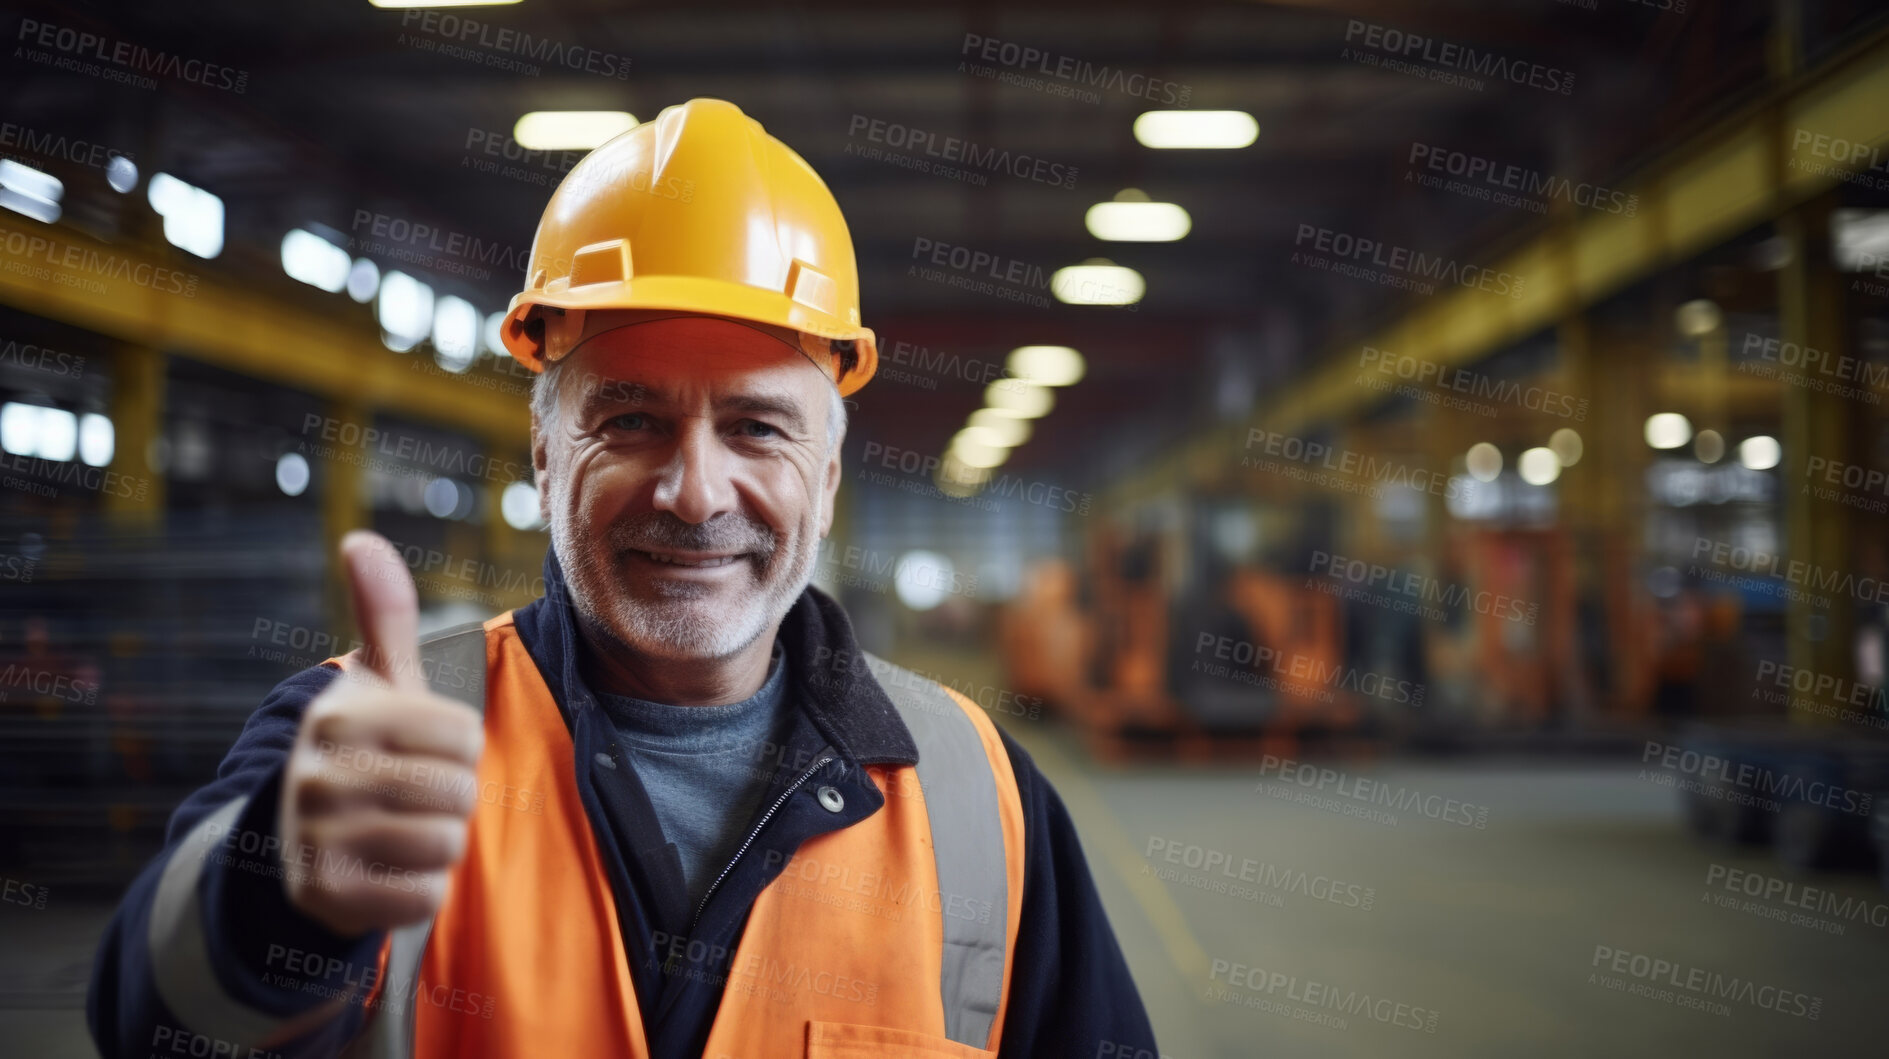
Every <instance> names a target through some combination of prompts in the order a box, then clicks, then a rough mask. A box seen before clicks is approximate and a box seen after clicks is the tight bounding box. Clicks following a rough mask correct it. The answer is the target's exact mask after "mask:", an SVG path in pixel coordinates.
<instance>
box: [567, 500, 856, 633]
mask: <svg viewBox="0 0 1889 1059" xmlns="http://www.w3.org/2000/svg"><path fill="white" fill-rule="evenodd" d="M824 477H825V475H824V473H823V474H822V478H823V479H824ZM818 485H819V488H818V489H816V491H815V493H814V495H815V496H819V495H821V494H822V493H823V492H824V487H825V485H826V483H825V481H824V480H822V481H821V482H820V483H818ZM568 500H569V497H567V496H565V495H564V491H563V489H562V487H557V486H554V487H553V488H552V490H551V505H550V506H551V544H552V547H553V548H554V549H555V550H556V551H557V556H558V560H559V562H560V563H562V564H563V569H564V580H565V584H566V586H567V587H568V589H569V590H570V596H571V604H572V606H573V607H574V608H575V609H576V611H577V613H578V616H579V617H580V618H583V619H585V620H586V621H588V622H589V623H590V624H591V625H592V626H593V627H595V628H596V629H598V630H600V631H602V632H604V633H606V634H607V635H609V636H610V637H611V638H612V639H614V640H616V641H617V642H619V643H621V644H622V645H623V646H624V647H627V648H628V649H630V650H631V651H632V652H634V653H636V654H640V655H645V656H648V657H651V658H660V659H665V660H669V661H710V660H714V659H721V658H728V657H730V656H732V655H734V654H736V653H738V652H740V651H741V650H742V649H744V648H746V647H748V646H749V645H751V644H753V643H754V642H755V641H756V640H757V639H759V638H760V637H761V636H762V634H764V633H766V632H768V631H770V630H772V629H775V628H777V627H778V626H779V624H780V621H781V619H782V618H784V617H786V615H787V612H788V610H790V609H792V607H793V605H794V601H795V600H797V599H799V598H800V594H801V593H802V592H804V591H805V590H806V588H807V585H808V584H810V583H811V582H812V581H813V574H814V564H815V561H816V560H817V558H818V553H819V547H820V538H819V537H818V536H817V535H815V534H813V533H804V534H799V535H798V536H799V537H800V539H799V540H796V541H791V542H781V541H779V540H778V539H776V538H775V537H774V535H773V534H771V533H769V534H767V537H768V540H769V542H770V545H771V547H770V548H769V551H768V554H767V555H766V556H764V557H763V559H761V560H760V561H759V566H758V569H759V571H760V576H761V578H762V579H763V580H762V584H761V585H760V586H759V587H760V592H759V598H758V599H756V600H755V601H754V603H753V605H751V606H741V607H729V606H725V605H717V604H714V603H712V602H710V601H708V600H707V599H705V598H704V597H705V596H706V591H705V588H704V587H703V586H698V585H690V584H678V583H675V582H668V583H663V582H658V583H657V588H656V591H657V593H658V594H659V596H660V598H659V599H658V600H655V601H644V600H636V599H632V598H630V597H629V596H628V595H627V594H626V593H624V592H623V591H622V585H621V584H620V583H619V580H618V579H619V578H620V576H621V575H620V574H619V572H618V570H617V569H616V568H614V567H613V566H611V565H610V563H611V561H612V560H613V559H614V558H615V557H616V556H618V555H620V554H621V553H622V552H624V551H627V550H631V549H636V548H639V547H642V548H644V549H645V550H654V551H661V550H662V546H663V545H668V546H671V547H680V548H686V549H692V550H702V551H712V550H716V549H717V548H718V547H727V546H732V547H747V546H750V545H753V544H758V543H760V541H759V533H761V532H765V530H764V529H763V530H759V531H757V530H756V529H755V528H754V527H756V526H757V525H758V524H755V523H752V522H749V521H748V520H745V519H744V520H742V524H741V525H737V526H732V527H731V531H722V532H717V531H705V530H704V527H707V526H713V525H715V524H716V521H717V520H711V521H710V522H709V523H704V524H703V525H702V526H692V527H688V529H687V530H686V531H681V532H678V531H676V530H675V529H674V527H673V526H672V525H671V524H669V523H667V522H665V521H663V520H633V521H632V522H631V523H629V524H625V525H621V526H616V527H612V528H611V529H610V530H609V531H608V534H607V536H608V545H609V547H608V548H607V549H606V550H604V551H602V552H601V553H600V551H599V549H598V548H597V543H598V538H599V534H598V532H597V530H596V527H594V526H593V525H591V524H590V523H589V520H587V519H584V518H583V517H582V516H581V515H577V516H572V515H570V514H567V512H569V511H570V510H571V509H570V507H569V505H568V503H567V501H568ZM665 527H667V528H665ZM783 560H785V561H786V563H787V566H786V568H785V569H784V570H783V571H781V575H780V577H779V578H778V579H776V580H775V582H774V584H773V585H771V586H770V585H768V584H767V583H766V580H765V579H766V578H767V575H768V574H769V573H770V572H771V571H772V570H773V569H774V568H775V567H776V566H778V565H779V564H780V563H781V562H782V561H783ZM742 562H747V563H754V562H756V560H753V559H743V560H742Z"/></svg>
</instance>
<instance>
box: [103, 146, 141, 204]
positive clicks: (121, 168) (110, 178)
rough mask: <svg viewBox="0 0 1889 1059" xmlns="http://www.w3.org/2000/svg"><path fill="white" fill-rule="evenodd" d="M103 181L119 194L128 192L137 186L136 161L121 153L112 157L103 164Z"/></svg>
mask: <svg viewBox="0 0 1889 1059" xmlns="http://www.w3.org/2000/svg"><path fill="white" fill-rule="evenodd" d="M105 183H107V184H110V185H111V188H112V190H113V191H116V192H118V193H119V194H121V195H126V194H130V192H131V189H132V188H135V187H137V186H138V163H136V162H134V161H132V160H131V159H129V158H126V157H125V156H124V155H122V154H121V155H119V156H118V157H116V158H114V159H112V160H111V161H110V162H109V163H107V164H106V166H105Z"/></svg>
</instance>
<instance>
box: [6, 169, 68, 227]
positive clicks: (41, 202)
mask: <svg viewBox="0 0 1889 1059" xmlns="http://www.w3.org/2000/svg"><path fill="white" fill-rule="evenodd" d="M65 193H66V186H65V185H64V184H62V183H60V181H59V178H58V177H56V176H53V175H52V174H51V173H42V172H40V171H39V170H37V169H34V168H33V167H32V166H30V165H21V164H20V163H18V162H15V161H14V160H12V159H11V158H0V206H4V207H6V208H7V209H9V210H12V211H13V212H15V213H23V214H25V215H26V216H28V217H31V218H33V219H34V220H36V221H42V222H44V223H46V224H51V223H52V222H54V221H56V220H58V219H59V212H60V211H59V200H60V199H61V198H63V197H64V196H65Z"/></svg>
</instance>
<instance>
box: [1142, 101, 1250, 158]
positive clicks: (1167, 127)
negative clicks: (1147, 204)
mask: <svg viewBox="0 0 1889 1059" xmlns="http://www.w3.org/2000/svg"><path fill="white" fill-rule="evenodd" d="M1135 139H1136V140H1137V141H1139V142H1140V143H1141V145H1142V146H1143V147H1154V148H1159V149H1162V150H1175V149H1194V150H1201V149H1214V148H1217V149H1226V148H1233V147H1246V146H1248V145H1250V144H1251V143H1252V142H1253V141H1254V140H1257V139H1259V122H1257V121H1254V120H1253V116H1252V115H1251V114H1248V113H1247V112H1245V111H1243V110H1150V111H1148V112H1147V113H1145V114H1143V115H1141V116H1140V117H1138V118H1136V119H1135Z"/></svg>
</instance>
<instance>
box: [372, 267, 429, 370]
mask: <svg viewBox="0 0 1889 1059" xmlns="http://www.w3.org/2000/svg"><path fill="white" fill-rule="evenodd" d="M374 310H375V316H376V317H378V318H379V320H380V329H381V331H382V332H384V333H383V334H382V336H381V341H383V342H385V343H386V344H387V348H389V349H391V350H393V351H394V352H396V353H405V352H406V351H407V350H409V349H412V348H413V347H414V346H416V345H418V344H419V343H420V340H421V339H423V338H425V337H426V336H427V334H428V333H429V332H431V331H432V329H433V288H431V287H429V286H427V285H426V284H424V283H421V282H420V281H419V280H417V279H414V278H413V277H412V276H409V275H407V274H406V273H405V272H389V273H387V275H386V276H385V277H384V278H383V279H382V280H381V281H380V300H379V303H378V304H377V305H375V307H374Z"/></svg>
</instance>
